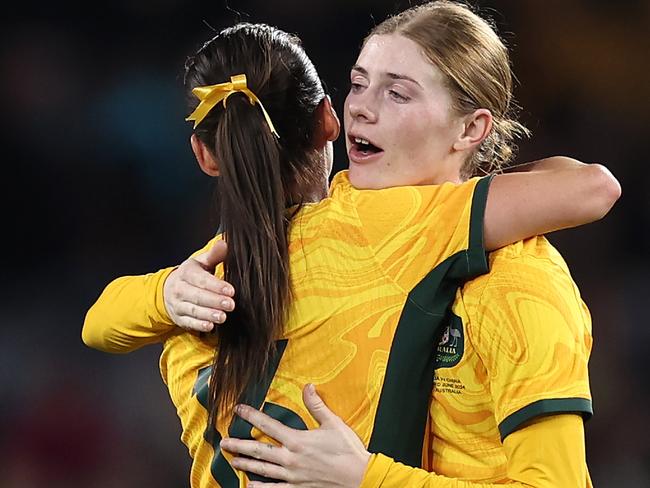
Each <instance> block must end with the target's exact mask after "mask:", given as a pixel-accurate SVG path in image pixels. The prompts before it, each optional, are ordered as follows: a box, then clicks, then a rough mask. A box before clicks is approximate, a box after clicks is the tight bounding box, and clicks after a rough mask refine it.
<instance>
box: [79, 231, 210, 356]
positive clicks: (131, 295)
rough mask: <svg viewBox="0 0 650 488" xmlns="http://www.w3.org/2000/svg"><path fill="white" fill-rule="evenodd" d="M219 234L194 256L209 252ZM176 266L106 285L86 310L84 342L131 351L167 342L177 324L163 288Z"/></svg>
mask: <svg viewBox="0 0 650 488" xmlns="http://www.w3.org/2000/svg"><path fill="white" fill-rule="evenodd" d="M217 238H219V237H216V238H214V239H212V240H211V241H210V242H208V243H207V244H206V245H205V246H204V247H203V248H202V249H200V250H198V251H196V252H195V253H193V254H192V257H194V256H196V255H198V254H201V253H203V252H205V251H207V250H208V249H209V248H210V247H211V246H212V244H214V242H215V240H216V239H217ZM174 269H176V267H169V268H164V269H161V270H160V271H158V272H156V273H149V274H145V275H136V276H122V277H120V278H117V279H115V280H113V281H112V282H111V283H109V284H108V286H106V288H105V289H104V291H103V292H102V294H101V295H100V296H99V298H98V299H97V301H96V302H95V303H94V304H93V306H92V307H91V308H90V309H89V310H88V312H87V313H86V318H85V320H84V325H83V329H82V332H81V336H82V340H83V342H84V343H85V344H86V345H87V346H89V347H92V348H94V349H99V350H100V351H104V352H111V353H127V352H131V351H134V350H136V349H139V348H140V347H142V346H145V345H147V344H154V343H158V342H163V341H164V339H165V338H166V336H167V334H168V333H169V332H172V331H173V330H174V328H175V325H174V323H173V321H172V320H171V318H170V317H169V314H168V313H167V309H166V307H165V300H164V297H163V287H164V285H165V280H166V279H167V277H168V276H169V275H170V274H171V272H172V271H174Z"/></svg>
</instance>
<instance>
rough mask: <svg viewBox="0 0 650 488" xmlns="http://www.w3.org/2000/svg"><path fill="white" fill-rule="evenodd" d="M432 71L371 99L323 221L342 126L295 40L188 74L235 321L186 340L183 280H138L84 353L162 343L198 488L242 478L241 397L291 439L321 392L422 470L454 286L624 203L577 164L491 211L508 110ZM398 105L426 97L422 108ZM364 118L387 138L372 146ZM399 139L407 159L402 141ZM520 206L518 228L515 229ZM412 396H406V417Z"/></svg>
mask: <svg viewBox="0 0 650 488" xmlns="http://www.w3.org/2000/svg"><path fill="white" fill-rule="evenodd" d="M423 62H424V60H423V59H420V60H419V62H418V59H417V57H414V56H410V58H409V63H404V64H402V65H400V68H403V69H405V70H407V69H410V67H413V66H418V67H419V69H421V71H418V72H414V73H410V72H408V71H407V72H406V76H404V73H405V72H404V71H400V72H397V73H393V72H392V71H391V72H389V73H386V76H382V77H381V78H382V81H381V83H379V85H380V86H381V88H376V87H375V86H374V85H373V89H372V92H373V93H374V94H375V97H376V98H375V99H376V101H377V103H379V104H380V105H381V107H382V109H383V110H384V111H383V112H382V114H385V115H384V116H382V117H381V119H379V118H373V117H375V115H376V114H373V113H371V112H370V111H368V110H366V109H365V108H363V107H360V108H359V109H357V111H355V112H354V113H355V115H354V117H355V118H354V120H353V121H349V122H350V123H349V126H348V129H347V134H346V135H347V142H348V145H349V148H350V151H349V153H350V159H351V168H350V172H349V177H348V174H347V173H341V174H339V175H337V176H336V177H335V178H334V181H333V183H332V187H331V189H330V193H329V197H328V198H325V199H323V200H322V201H318V202H317V203H309V204H307V203H305V202H313V201H317V200H318V199H319V198H320V195H321V194H322V192H323V190H324V189H325V187H326V182H327V174H328V172H329V170H330V168H331V144H330V143H329V141H331V140H333V139H334V138H335V137H336V136H337V135H338V120H337V119H336V116H335V114H334V112H333V111H332V109H331V106H330V104H329V100H328V99H327V98H326V97H325V96H324V93H323V91H322V87H321V85H320V81H319V80H318V77H317V75H316V72H315V70H314V68H313V66H312V65H311V63H310V61H309V60H308V58H307V57H306V55H305V54H304V52H303V51H302V49H301V48H300V47H299V46H298V44H297V42H296V40H295V39H294V38H292V37H291V36H289V35H287V34H285V33H283V32H281V31H278V30H276V29H272V28H270V27H267V26H260V25H257V26H253V25H239V26H236V27H235V28H232V29H227V30H225V31H223V32H221V33H220V34H219V35H217V36H216V37H215V38H214V39H212V40H211V41H209V42H208V43H206V44H205V45H204V46H203V48H202V49H201V50H200V51H199V52H198V53H197V55H196V56H195V57H194V58H193V59H192V60H191V61H190V63H188V68H187V76H186V84H187V88H188V91H190V92H191V93H192V96H191V97H190V100H191V102H193V104H192V106H191V109H193V110H194V111H193V113H192V115H191V116H190V118H191V119H192V120H194V121H195V132H194V134H193V135H192V147H193V149H194V152H195V155H196V157H197V160H198V162H199V164H200V166H201V167H202V169H203V170H204V171H205V172H206V173H208V174H211V175H219V176H220V182H219V185H220V192H221V202H220V203H221V211H222V213H221V217H222V226H223V229H224V234H223V236H224V237H225V239H226V240H227V242H228V246H229V253H228V256H227V258H226V261H225V266H224V270H223V272H222V271H220V272H219V275H220V276H223V277H225V278H226V280H227V281H228V282H229V283H231V284H232V285H233V286H234V288H235V290H236V291H237V308H236V309H235V310H234V311H233V312H232V313H230V315H229V320H228V322H229V323H228V325H227V326H225V327H220V328H218V329H217V334H216V337H215V336H212V335H210V336H205V335H201V334H197V333H191V332H185V331H183V330H180V329H178V328H174V326H173V324H172V322H171V320H170V318H169V317H168V316H167V315H168V314H167V312H166V309H165V300H164V291H163V289H164V286H165V279H166V278H167V277H168V276H170V274H172V275H173V269H167V270H163V271H161V272H159V273H155V274H151V275H147V276H141V277H124V278H120V279H118V280H115V281H114V282H113V283H111V284H109V286H108V287H107V288H106V290H105V291H104V293H103V294H102V296H101V297H100V299H99V300H98V302H97V303H96V304H95V305H94V306H93V307H92V308H91V310H89V312H88V315H87V317H86V322H85V324H84V330H83V338H84V341H85V342H86V343H87V344H88V345H91V346H93V347H97V348H99V349H103V350H108V351H112V352H118V351H119V352H124V351H127V350H131V349H134V348H136V347H139V346H141V345H143V344H146V343H150V342H156V341H164V346H163V354H162V356H161V363H160V364H161V372H162V375H163V378H164V380H165V381H166V383H167V385H168V387H169V390H170V394H171V397H172V400H173V401H174V403H175V405H176V407H177V410H178V413H179V416H180V418H181V422H182V424H183V441H184V442H185V443H186V444H187V445H188V448H189V449H190V454H191V456H192V458H193V460H194V461H193V467H192V475H191V478H192V485H193V486H217V485H220V486H234V485H236V484H237V483H238V481H239V480H241V479H242V478H243V476H244V474H243V473H241V472H238V471H235V470H234V469H233V468H232V467H231V465H230V464H229V462H228V459H229V457H228V455H227V454H225V453H224V452H223V451H222V450H221V449H220V448H219V440H220V439H221V438H222V437H223V436H231V437H232V436H234V437H251V436H253V435H255V434H254V432H252V430H251V428H250V426H249V425H247V424H246V423H244V422H241V421H239V420H234V421H233V422H231V420H232V414H231V411H232V406H233V405H234V403H235V402H236V401H238V400H242V399H243V400H245V401H246V402H248V403H250V404H252V405H253V406H255V407H258V408H259V407H262V406H263V408H264V411H266V412H267V413H269V414H271V415H273V416H274V417H276V418H278V419H280V420H282V422H283V423H285V424H287V425H291V426H295V427H299V428H306V427H314V426H315V422H314V420H313V419H312V418H311V417H310V416H309V414H308V412H307V410H305V407H304V406H303V405H302V402H301V400H300V391H301V388H302V385H303V384H305V383H306V382H310V381H311V382H317V383H318V385H319V391H321V392H323V394H324V395H328V398H332V399H334V398H335V397H336V398H338V399H339V402H338V403H337V405H336V409H337V412H339V413H342V415H343V416H344V418H345V419H346V421H348V422H349V423H350V425H351V426H352V427H353V429H354V430H355V432H356V433H357V434H358V435H359V436H360V437H361V438H362V440H363V442H364V445H378V446H380V447H381V446H389V445H394V446H397V445H399V446H400V449H401V450H402V451H403V452H405V453H407V457H409V456H410V457H412V456H413V455H414V454H415V453H419V452H420V450H421V446H422V438H423V436H424V431H425V421H426V410H427V405H428V401H427V399H428V396H429V393H428V392H429V391H430V378H431V374H432V366H433V364H432V361H431V359H432V358H431V356H432V354H431V352H432V351H431V345H432V344H433V343H434V342H435V338H436V337H437V335H438V329H439V326H440V323H441V319H442V317H443V315H444V313H445V310H446V309H447V307H448V305H449V304H450V302H451V301H452V300H453V297H454V293H455V290H456V288H457V284H458V283H459V282H461V281H463V280H466V279H468V278H469V277H472V276H475V275H477V274H480V273H482V272H485V271H486V262H485V252H484V248H483V240H484V238H485V244H486V246H487V247H488V248H490V249H492V248H495V247H499V246H501V245H503V244H505V243H508V242H512V241H514V240H517V239H519V238H521V237H524V236H526V235H531V234H535V233H537V232H541V231H550V230H553V229H557V228H561V227H565V226H568V225H575V224H576V223H577V222H585V221H589V220H594V219H597V218H599V217H600V216H602V215H603V214H604V213H605V212H606V211H607V210H608V209H609V207H610V206H611V204H612V203H613V201H612V199H611V198H609V197H605V198H603V195H602V193H600V192H596V193H598V194H597V195H596V196H594V190H596V189H598V188H602V186H601V185H602V184H603V181H606V182H607V181H610V180H609V179H608V178H609V176H608V175H607V173H606V172H605V173H604V172H603V171H602V169H601V167H598V166H575V165H573V164H568V166H567V167H565V168H564V169H561V170H555V171H539V172H537V173H525V174H512V175H499V176H496V177H495V179H494V182H493V184H492V189H491V190H490V197H489V200H488V201H489V204H488V205H487V208H485V205H486V199H487V189H488V184H489V181H490V180H489V178H473V179H470V180H468V181H467V182H465V183H463V184H460V183H458V181H459V180H460V174H461V171H462V168H464V167H465V165H466V162H467V161H468V160H470V159H472V157H473V156H474V154H475V153H476V152H477V150H478V149H479V147H480V146H481V144H482V143H483V141H484V140H485V139H486V137H487V136H488V135H489V134H490V133H491V128H492V125H493V118H494V117H498V118H502V119H503V120H502V122H504V123H505V122H506V117H507V113H506V112H497V111H496V110H495V114H496V115H495V116H493V115H492V113H491V111H490V110H489V109H486V108H476V109H474V110H471V111H469V112H467V111H458V110H457V109H456V107H455V106H454V104H453V96H452V93H451V90H450V89H449V88H448V87H447V86H445V84H444V82H443V80H444V77H443V76H442V75H441V74H439V73H437V72H436V70H435V68H434V69H433V70H432V68H433V66H431V65H430V64H428V65H427V70H424V66H423V64H422V63H423ZM360 67H361V68H362V69H364V70H366V72H368V73H370V71H369V69H368V68H369V67H364V66H360ZM242 75H245V76H242ZM395 75H397V76H395ZM373 76H374V75H373ZM408 78H410V79H411V80H414V81H415V82H414V83H413V82H412V81H411V82H409V81H408ZM418 78H419V81H418ZM228 80H230V81H228ZM408 83H413V84H412V85H409V84H408ZM404 85H406V86H404ZM418 86H419V88H418ZM400 87H401V88H400ZM401 89H404V90H406V91H407V93H411V95H409V96H410V97H411V98H410V101H409V103H404V100H403V99H402V97H406V95H404V94H401V93H400V90H401ZM408 90H413V91H412V92H410V91H408ZM226 102H227V104H226ZM489 108H490V109H491V108H492V106H490V107H489ZM497 108H498V107H497ZM505 108H506V109H507V107H505ZM348 110H349V111H350V113H351V114H352V113H353V109H352V108H351V106H350V105H348ZM362 120H363V121H365V123H368V124H374V126H373V127H374V128H373V129H372V130H368V131H367V132H366V129H368V127H366V126H364V125H362V124H361V123H360V121H362ZM398 128H399V129H401V130H402V131H403V134H402V135H403V138H404V140H406V141H408V143H409V144H408V146H406V145H405V144H402V142H401V138H398V137H395V133H396V131H397V129H398ZM416 134H417V135H418V137H413V136H414V135H416ZM425 134H426V136H427V137H422V136H423V135H425ZM504 134H508V131H505V132H504ZM405 152H407V154H408V155H409V157H410V158H411V159H409V158H408V157H405V156H404V153H405ZM565 162H566V161H565V160H554V161H550V162H546V163H545V164H546V165H556V164H560V165H561V164H562V163H565ZM352 163H353V164H352ZM569 163H570V162H569ZM410 164H412V165H414V168H411V166H410ZM391 166H393V167H397V169H398V171H394V170H393V169H391ZM454 174H456V175H457V177H455V178H450V175H454ZM449 179H452V182H448V183H444V181H447V180H449ZM577 182H579V184H577ZM436 183H438V184H436ZM409 184H410V185H415V186H404V185H409ZM400 185H402V186H400ZM531 185H532V188H534V189H535V190H534V191H531ZM569 190H571V191H572V192H573V194H572V198H569V197H568V196H567V195H568V192H569ZM576 192H577V193H579V194H580V195H581V196H583V197H584V199H583V200H581V204H582V205H581V206H580V208H578V209H575V208H574V207H571V204H572V203H571V202H570V200H573V198H575V197H576ZM549 195H551V196H553V197H554V198H548V197H549ZM511 202H514V203H517V211H516V212H511V213H512V215H510V216H508V218H506V214H508V213H509V209H508V206H509V205H510V203H511ZM484 210H485V236H483V222H482V215H483V211H484ZM221 238H222V236H221V235H220V236H217V238H216V239H215V240H221ZM210 246H212V242H211V243H209V244H208V247H210ZM170 279H171V278H170ZM197 301H199V300H198V299H197ZM396 385H399V386H400V387H402V388H406V391H405V393H404V394H403V395H402V398H401V402H403V403H404V406H406V407H407V408H403V409H402V410H401V411H400V415H399V417H396V416H395V415H394V414H395V413H396V412H395V410H394V408H395V404H396V401H395V400H396V397H395V396H394V395H393V394H392V392H391V390H394V388H395V386H396ZM206 426H208V427H207V428H206ZM395 427H398V428H397V429H396V428H395ZM404 432H408V436H404ZM380 450H382V449H380ZM384 452H389V453H390V451H384Z"/></svg>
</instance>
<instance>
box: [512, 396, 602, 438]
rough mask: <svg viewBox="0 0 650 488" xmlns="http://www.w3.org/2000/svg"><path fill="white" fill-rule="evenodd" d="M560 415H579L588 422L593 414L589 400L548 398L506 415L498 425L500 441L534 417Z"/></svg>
mask: <svg viewBox="0 0 650 488" xmlns="http://www.w3.org/2000/svg"><path fill="white" fill-rule="evenodd" d="M561 413H575V414H581V415H582V417H583V418H584V419H585V420H589V419H590V418H591V416H592V415H593V413H594V410H593V406H592V404H591V400H589V399H587V398H549V399H545V400H538V401H536V402H533V403H531V404H530V405H526V406H525V407H524V408H521V409H519V410H517V411H516V412H515V413H512V414H510V415H508V416H507V417H506V418H505V419H503V421H502V422H501V423H500V424H499V432H500V433H501V441H503V440H504V439H505V438H506V437H508V436H509V435H510V434H512V433H513V432H515V431H516V430H518V429H519V428H520V427H521V426H522V425H523V424H524V423H526V422H528V421H529V420H532V419H534V418H536V417H541V416H544V415H555V414H561Z"/></svg>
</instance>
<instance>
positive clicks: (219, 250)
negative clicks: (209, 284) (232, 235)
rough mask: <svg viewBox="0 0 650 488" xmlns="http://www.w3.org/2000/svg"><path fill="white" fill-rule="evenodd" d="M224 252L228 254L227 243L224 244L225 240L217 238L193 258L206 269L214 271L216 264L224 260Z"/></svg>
mask: <svg viewBox="0 0 650 488" xmlns="http://www.w3.org/2000/svg"><path fill="white" fill-rule="evenodd" d="M226 254H228V245H227V244H226V241H223V240H218V241H216V242H215V243H214V244H213V245H212V247H211V248H210V249H208V250H207V251H206V252H204V253H203V254H199V255H198V256H196V257H195V258H194V259H196V260H197V261H198V262H199V263H201V265H202V266H203V267H204V268H205V269H206V271H211V272H212V273H214V270H215V268H216V267H217V264H219V263H223V262H224V261H225V259H226Z"/></svg>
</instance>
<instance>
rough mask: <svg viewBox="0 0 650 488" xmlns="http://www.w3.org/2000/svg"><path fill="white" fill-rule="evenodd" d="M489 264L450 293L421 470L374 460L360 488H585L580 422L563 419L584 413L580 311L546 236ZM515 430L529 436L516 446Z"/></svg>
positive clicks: (587, 330)
mask: <svg viewBox="0 0 650 488" xmlns="http://www.w3.org/2000/svg"><path fill="white" fill-rule="evenodd" d="M489 261H490V273H489V274H486V275H483V276H480V277H478V278H476V279H474V280H473V281H470V282H468V283H466V284H465V285H464V286H463V288H462V289H460V290H458V292H457V294H456V299H455V301H454V304H453V308H452V313H451V314H450V316H449V317H448V318H447V319H446V320H445V323H444V326H443V330H442V336H441V338H440V342H439V344H438V346H437V349H436V360H435V361H436V372H435V379H434V387H433V393H432V401H431V406H430V412H429V425H428V429H427V439H426V440H425V447H424V459H423V463H422V467H423V468H424V469H423V470H415V469H410V468H408V467H406V466H402V465H399V464H398V463H395V462H392V461H390V460H389V459H388V458H387V457H385V456H375V458H374V459H373V460H372V462H371V464H370V467H369V469H368V471H367V473H366V479H365V481H364V484H363V485H362V486H363V488H371V487H377V486H383V487H386V488H388V487H402V486H421V487H425V486H426V487H432V488H433V487H444V486H450V487H451V486H454V487H456V488H461V487H465V486H467V487H470V486H477V487H478V486H481V487H487V486H493V485H501V484H503V483H507V484H512V483H513V482H514V483H515V486H535V487H538V486H539V487H542V486H543V487H546V486H548V487H556V488H564V487H566V488H579V487H581V488H585V487H591V481H590V479H589V473H588V470H587V466H586V461H585V454H584V432H583V430H582V426H581V425H576V423H577V424H581V423H582V420H581V419H579V418H578V416H577V415H569V417H573V419H571V418H568V417H567V416H566V414H578V415H579V416H582V417H583V418H589V417H590V416H591V414H592V403H591V394H590V389H589V377H588V370H587V363H588V361H589V355H590V352H591V347H592V335H591V318H590V314H589V311H588V309H587V307H586V306H585V304H584V302H583V301H582V299H581V297H580V292H579V291H578V288H577V286H576V285H575V283H574V282H573V280H572V278H571V275H570V273H569V270H568V268H567V266H566V263H565V262H564V260H563V259H562V257H561V255H560V254H559V253H558V252H557V250H555V248H553V246H551V244H550V243H549V242H548V241H547V240H546V239H545V238H544V237H536V238H531V239H527V240H525V241H521V242H518V243H515V244H512V245H510V246H507V247H505V248H503V249H500V250H498V251H495V252H492V253H491V254H490V259H489ZM551 416H553V420H552V421H551V422H549V421H546V422H544V423H543V427H541V426H542V423H539V426H540V427H537V428H535V427H533V428H528V429H526V428H525V427H528V426H531V424H533V423H535V422H539V420H540V419H548V420H551ZM544 429H545V430H544ZM520 430H522V431H529V432H526V434H525V435H524V434H522V435H521V436H519V437H518V438H517V439H513V437H515V436H514V435H513V434H514V433H518V431H520ZM569 430H570V432H571V435H569V436H565V437H564V438H563V439H562V441H558V444H559V446H558V447H557V448H554V447H552V446H553V444H552V443H553V442H556V441H557V440H558V439H559V438H560V437H561V436H564V435H565V434H566V432H567V431H569ZM518 435H519V434H518ZM525 436H529V437H527V438H526V437H525ZM530 436H534V437H530ZM531 441H532V442H535V441H536V442H537V444H536V445H531ZM508 443H510V445H509V446H508ZM525 443H528V446H529V447H528V448H526V449H528V451H526V452H527V454H523V453H522V451H523V449H524V448H523V447H522V446H525V445H526V444H525ZM540 444H544V446H545V448H542V447H541V445H540ZM535 451H536V452H535ZM550 451H553V452H550ZM513 452H514V453H516V454H514V455H513ZM384 454H385V453H384ZM411 466H414V465H411ZM425 471H429V472H431V473H426V472H425ZM452 478H453V479H454V480H466V481H467V483H464V482H460V481H456V482H455V483H456V484H451V482H450V479H452ZM517 483H522V485H519V484H517ZM509 486H510V485H509Z"/></svg>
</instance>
